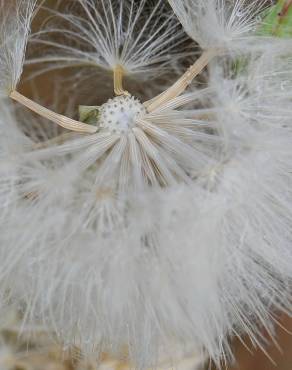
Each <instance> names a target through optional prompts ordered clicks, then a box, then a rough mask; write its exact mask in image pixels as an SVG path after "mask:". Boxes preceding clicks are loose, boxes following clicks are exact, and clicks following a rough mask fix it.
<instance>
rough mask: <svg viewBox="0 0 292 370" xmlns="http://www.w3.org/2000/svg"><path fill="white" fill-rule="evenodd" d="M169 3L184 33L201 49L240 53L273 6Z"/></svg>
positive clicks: (209, 0) (235, 0) (241, 1)
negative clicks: (237, 50)
mask: <svg viewBox="0 0 292 370" xmlns="http://www.w3.org/2000/svg"><path fill="white" fill-rule="evenodd" d="M168 1H169V3H170V5H171V6H172V8H173V10H174V12H175V13H176V15H177V16H178V18H179V19H180V21H181V23H182V25H183V26H184V28H185V30H186V32H187V33H188V34H189V36H190V37H191V38H192V39H194V40H195V41H197V42H198V43H199V44H200V46H201V47H203V48H208V47H218V48H221V47H222V48H231V49H234V48H238V47H240V48H241V49H242V48H243V47H246V44H247V43H251V42H252V41H255V40H254V38H256V37H255V31H256V28H257V25H258V23H259V20H260V19H259V18H260V17H261V14H262V12H263V10H264V9H266V8H267V7H268V6H270V5H271V4H273V1H272V0H252V1H250V0H195V1H194V0H183V1H181V0H178V1H177V0H168ZM261 41H262V42H263V40H261ZM257 46H258V47H260V46H261V45H260V43H259V45H257Z"/></svg>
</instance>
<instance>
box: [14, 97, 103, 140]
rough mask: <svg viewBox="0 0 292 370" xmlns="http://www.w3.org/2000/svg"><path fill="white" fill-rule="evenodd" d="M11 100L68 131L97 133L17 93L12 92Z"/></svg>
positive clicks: (92, 127) (84, 124)
mask: <svg viewBox="0 0 292 370" xmlns="http://www.w3.org/2000/svg"><path fill="white" fill-rule="evenodd" d="M10 98H11V99H13V100H15V101H17V102H18V103H20V104H22V105H24V106H25V107H27V108H28V109H30V110H31V111H33V112H35V113H37V114H38V115H39V116H41V117H44V118H47V119H48V120H50V121H52V122H54V123H56V124H57V125H59V126H62V127H64V128H66V129H68V130H71V131H75V132H80V133H88V134H93V133H95V132H96V131H97V127H95V126H91V125H87V124H86V123H82V122H79V121H75V120H73V119H71V118H68V117H66V116H63V115H61V114H58V113H55V112H53V111H51V110H50V109H47V108H45V107H43V106H42V105H40V104H37V103H36V102H34V101H33V100H31V99H28V98H27V97H25V96H23V95H22V94H20V93H19V92H17V91H12V92H11V94H10Z"/></svg>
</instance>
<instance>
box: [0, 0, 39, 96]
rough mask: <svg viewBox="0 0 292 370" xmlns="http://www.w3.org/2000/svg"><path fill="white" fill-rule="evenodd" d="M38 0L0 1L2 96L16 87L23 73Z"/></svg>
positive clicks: (0, 81) (0, 86)
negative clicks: (31, 25)
mask: <svg viewBox="0 0 292 370" xmlns="http://www.w3.org/2000/svg"><path fill="white" fill-rule="evenodd" d="M35 5H36V0H16V1H9V2H7V1H5V0H1V1H0V19H1V23H0V76H1V79H0V96H3V95H4V96H7V95H9V93H10V92H11V91H12V90H14V89H15V87H16V85H17V83H18V82H19V79H20V77H21V74H22V69H23V64H24V57H25V51H26V45H27V41H28V37H29V33H30V24H31V21H32V18H33V15H34V13H33V11H34V8H35Z"/></svg>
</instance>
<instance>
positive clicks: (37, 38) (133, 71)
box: [27, 0, 187, 79]
mask: <svg viewBox="0 0 292 370" xmlns="http://www.w3.org/2000/svg"><path fill="white" fill-rule="evenodd" d="M50 13H52V14H50V17H48V22H47V23H46V25H45V27H44V28H43V29H42V30H41V31H40V32H38V33H35V34H34V35H32V37H31V39H30V41H31V43H33V44H36V46H43V47H44V46H45V47H46V49H45V53H44V52H43V48H40V51H39V53H41V56H40V57H37V58H31V59H30V60H28V61H27V63H28V64H33V65H35V64H36V63H46V64H47V66H46V67H43V69H44V71H45V70H48V69H53V68H64V67H66V66H67V67H70V66H76V67H79V68H80V66H85V67H95V68H97V69H102V70H103V71H104V70H109V71H113V70H114V69H115V68H116V67H117V66H121V67H122V68H123V70H124V72H125V74H126V75H130V76H134V77H136V78H139V77H140V78H144V79H146V78H149V77H151V76H152V77H153V76H157V75H159V74H161V73H163V72H167V71H169V70H171V65H172V68H173V66H175V64H176V62H177V61H178V60H181V59H182V58H183V57H184V56H185V55H187V53H186V52H183V51H182V50H180V46H181V45H183V43H184V42H185V41H186V40H187V37H186V35H185V33H184V32H183V31H182V29H181V27H180V26H179V23H178V22H177V19H176V17H175V16H174V14H173V13H172V12H171V11H170V10H169V8H168V7H167V4H166V3H165V2H164V1H163V0H158V1H156V2H155V1H153V2H150V3H149V1H146V0H142V1H139V2H137V1H135V0H125V1H120V2H117V1H115V0H85V1H84V0H74V1H73V2H72V3H71V4H70V7H68V9H66V13H64V12H63V11H57V10H50ZM48 47H50V48H48ZM178 50H180V51H178ZM146 76H147V77H146Z"/></svg>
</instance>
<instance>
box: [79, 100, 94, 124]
mask: <svg viewBox="0 0 292 370" xmlns="http://www.w3.org/2000/svg"><path fill="white" fill-rule="evenodd" d="M98 118H99V107H98V106H87V105H80V106H79V121H81V122H84V123H87V124H89V125H96V124H97V122H98Z"/></svg>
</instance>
